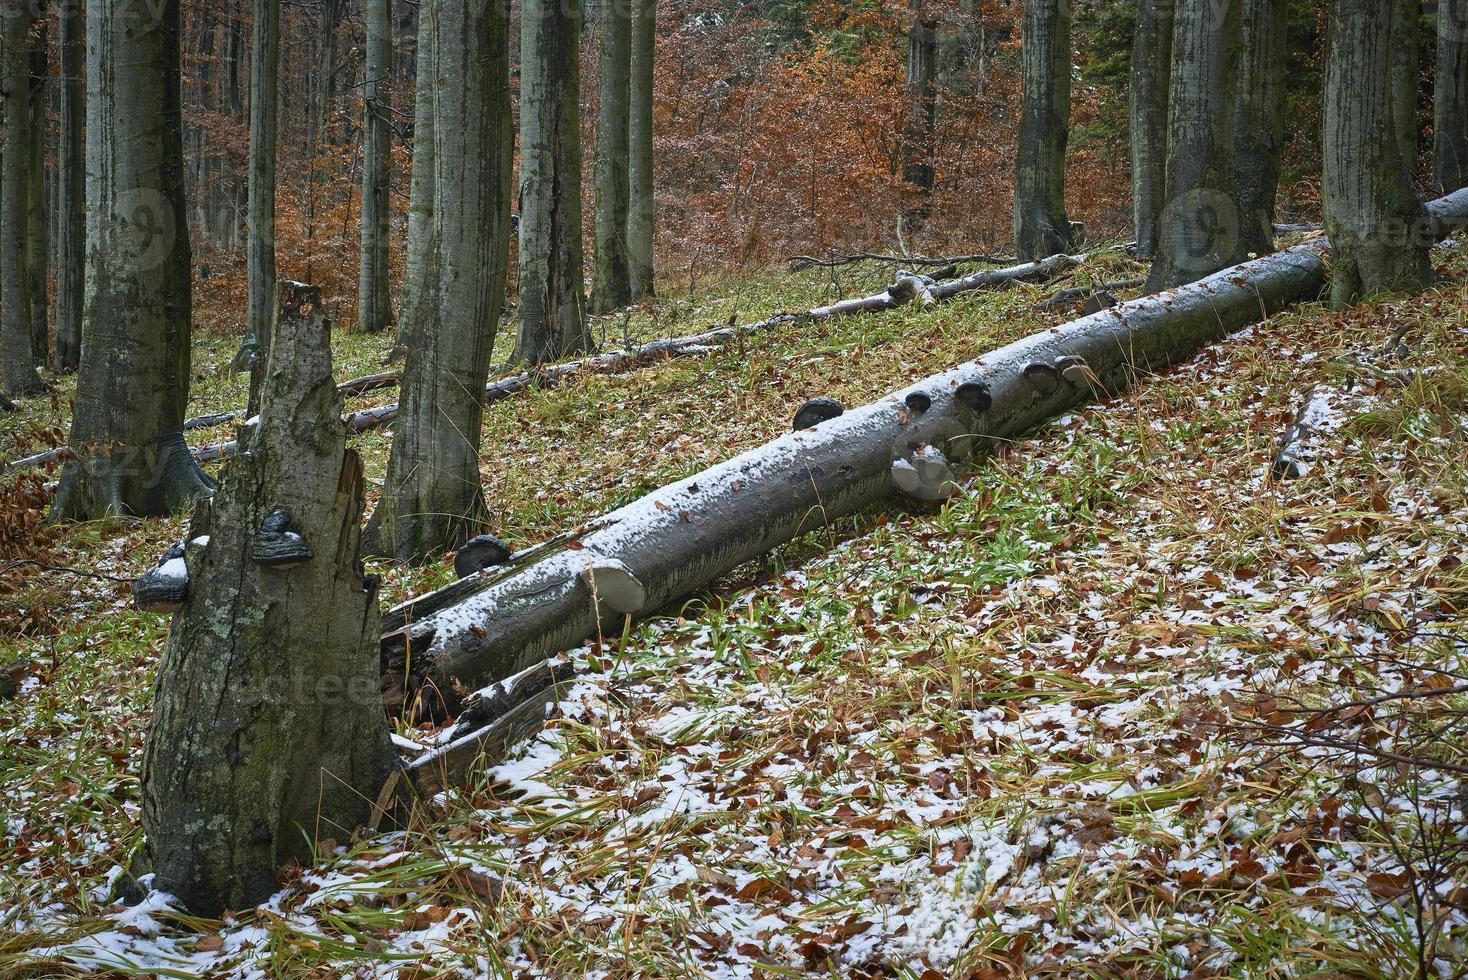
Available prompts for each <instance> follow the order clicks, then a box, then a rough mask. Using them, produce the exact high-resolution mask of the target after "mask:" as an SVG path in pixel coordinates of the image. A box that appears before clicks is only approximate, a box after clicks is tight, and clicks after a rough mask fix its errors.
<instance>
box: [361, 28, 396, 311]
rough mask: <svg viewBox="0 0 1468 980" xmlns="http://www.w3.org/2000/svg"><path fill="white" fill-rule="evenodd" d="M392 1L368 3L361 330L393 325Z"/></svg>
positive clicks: (363, 104) (363, 111)
mask: <svg viewBox="0 0 1468 980" xmlns="http://www.w3.org/2000/svg"><path fill="white" fill-rule="evenodd" d="M391 83H392V0H368V2H367V80H366V85H365V86H364V88H363V96H362V216H361V217H362V228H361V232H362V243H361V244H362V247H361V260H360V263H359V265H358V274H357V329H358V330H365V331H367V332H368V333H377V332H379V331H382V330H386V329H387V328H388V327H389V326H390V325H391V324H392V304H391V301H390V300H389V298H388V268H387V263H388V209H389V207H390V206H391V201H390V199H389V196H388V173H389V167H388V164H389V162H390V159H391V154H392V119H391V114H392V100H391V96H390V94H389V90H390V87H391Z"/></svg>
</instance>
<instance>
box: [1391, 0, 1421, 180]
mask: <svg viewBox="0 0 1468 980" xmlns="http://www.w3.org/2000/svg"><path fill="white" fill-rule="evenodd" d="M1421 19H1422V0H1397V9H1396V10H1395V11H1394V12H1393V14H1392V23H1393V24H1396V25H1400V28H1401V29H1400V31H1399V32H1398V35H1397V38H1398V40H1397V42H1396V43H1395V44H1393V45H1392V58H1391V67H1390V68H1389V69H1388V72H1389V75H1390V78H1391V93H1392V94H1391V100H1392V128H1393V130H1394V131H1395V133H1396V138H1397V144H1398V150H1397V152H1398V154H1399V155H1400V156H1401V158H1402V164H1403V165H1404V166H1405V167H1406V168H1407V173H1408V175H1410V176H1411V177H1412V179H1413V182H1414V183H1415V182H1416V179H1417V130H1418V126H1417V97H1418V86H1419V82H1420V81H1421V79H1420V78H1419V73H1420V71H1421V64H1420V51H1419V50H1418V49H1419V48H1420V47H1421V42H1422V36H1421V26H1420V21H1421Z"/></svg>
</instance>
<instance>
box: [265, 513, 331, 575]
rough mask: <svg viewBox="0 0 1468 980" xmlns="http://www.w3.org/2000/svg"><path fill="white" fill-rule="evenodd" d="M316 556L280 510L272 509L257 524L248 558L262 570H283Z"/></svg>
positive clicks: (287, 515)
mask: <svg viewBox="0 0 1468 980" xmlns="http://www.w3.org/2000/svg"><path fill="white" fill-rule="evenodd" d="M314 557H316V556H315V555H314V554H312V552H311V548H310V547H309V546H308V545H307V544H306V539H305V538H303V537H302V536H301V532H300V531H299V530H297V528H296V524H295V521H293V520H292V519H291V515H290V514H289V513H288V512H287V511H286V510H285V508H283V507H276V508H275V509H274V510H272V511H271V512H270V513H269V514H266V515H265V519H264V520H263V521H261V522H260V533H259V534H258V535H256V536H255V544H254V548H253V549H252V551H251V553H250V558H251V560H253V561H254V562H255V564H257V565H260V566H262V567H264V568H275V569H286V568H294V567H295V566H297V565H301V564H304V563H305V562H308V561H310V560H311V559H312V558H314Z"/></svg>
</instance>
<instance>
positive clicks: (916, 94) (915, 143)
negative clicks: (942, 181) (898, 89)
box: [902, 0, 938, 194]
mask: <svg viewBox="0 0 1468 980" xmlns="http://www.w3.org/2000/svg"><path fill="white" fill-rule="evenodd" d="M907 9H908V13H909V14H910V19H909V25H908V34H907V132H906V134H905V139H904V140H903V144H902V149H903V162H902V179H903V180H905V181H906V182H907V183H909V184H911V185H912V186H913V187H915V188H917V189H918V190H920V191H922V192H923V193H925V194H926V193H927V192H928V191H931V190H932V189H933V129H934V127H935V126H936V125H937V121H938V92H937V87H936V85H935V84H934V78H935V77H936V75H937V70H938V22H937V21H936V20H934V19H933V18H931V17H928V16H925V15H924V11H923V0H908V5H907Z"/></svg>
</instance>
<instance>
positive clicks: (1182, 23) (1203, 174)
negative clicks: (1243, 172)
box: [1147, 0, 1247, 292]
mask: <svg viewBox="0 0 1468 980" xmlns="http://www.w3.org/2000/svg"><path fill="white" fill-rule="evenodd" d="M1241 3H1242V0H1177V13H1176V15H1175V20H1174V24H1173V40H1172V78H1171V84H1170V88H1169V99H1168V112H1167V184H1166V186H1167V191H1166V204H1165V205H1164V207H1163V211H1162V221H1161V225H1160V227H1159V236H1158V247H1157V256H1156V258H1155V259H1154V260H1153V262H1152V269H1151V273H1150V275H1149V276H1148V277H1147V289H1148V291H1149V292H1156V291H1157V290H1159V289H1167V288H1169V287H1171V286H1179V285H1182V284H1183V283H1186V282H1192V281H1193V280H1195V279H1199V278H1201V277H1203V276H1206V275H1208V274H1210V273H1213V272H1217V271H1218V270H1219V269H1222V268H1224V267H1226V266H1230V265H1233V264H1234V263H1235V262H1238V261H1240V260H1241V259H1242V258H1244V257H1245V256H1246V255H1247V251H1246V250H1245V249H1244V243H1243V235H1242V233H1241V228H1240V225H1241V221H1242V216H1241V212H1240V208H1239V202H1238V201H1237V200H1236V199H1235V196H1234V194H1235V186H1234V146H1233V142H1234V119H1235V113H1236V107H1237V98H1236V94H1237V86H1236V85H1235V77H1234V68H1235V64H1236V59H1237V57H1238V46H1239V38H1240V24H1241V9H1240V8H1241Z"/></svg>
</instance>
